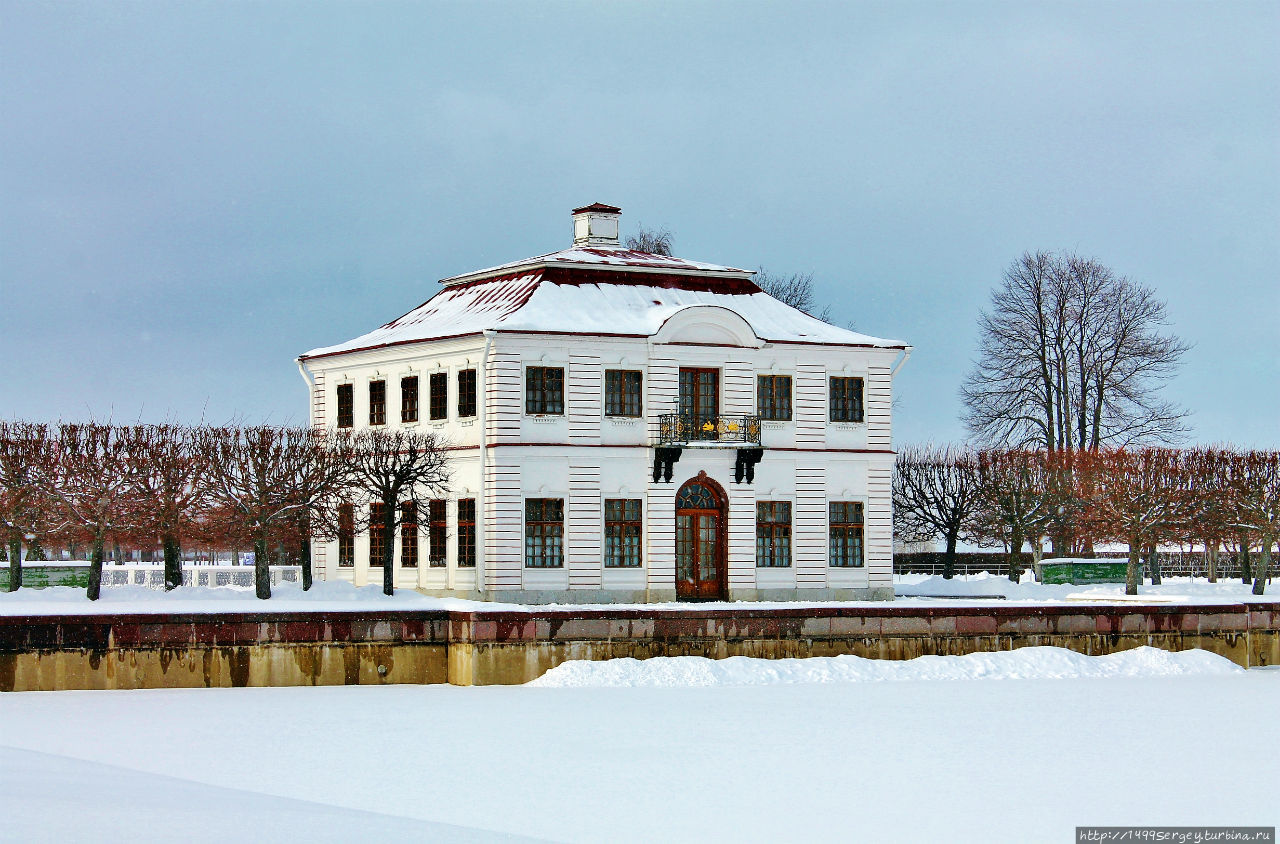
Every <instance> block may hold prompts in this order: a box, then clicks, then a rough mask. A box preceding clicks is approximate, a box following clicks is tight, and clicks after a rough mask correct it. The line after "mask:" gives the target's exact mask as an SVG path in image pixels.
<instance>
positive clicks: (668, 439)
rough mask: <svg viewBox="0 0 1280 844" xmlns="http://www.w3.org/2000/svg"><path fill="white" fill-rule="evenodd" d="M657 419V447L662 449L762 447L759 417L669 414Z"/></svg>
mask: <svg viewBox="0 0 1280 844" xmlns="http://www.w3.org/2000/svg"><path fill="white" fill-rule="evenodd" d="M658 419H659V428H658V444H659V445H662V446H676V447H689V448H699V447H708V448H715V447H718V446H723V447H726V448H742V447H743V446H759V445H760V417H759V416H747V415H743V414H717V415H715V416H695V415H692V414H680V413H669V414H666V415H665V416H660V417H659V418H658Z"/></svg>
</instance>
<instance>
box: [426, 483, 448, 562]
mask: <svg viewBox="0 0 1280 844" xmlns="http://www.w3.org/2000/svg"><path fill="white" fill-rule="evenodd" d="M427 510H428V512H427V543H428V545H429V549H428V551H427V562H428V564H429V565H431V566H435V567H437V568H439V567H440V566H443V565H444V554H445V550H444V536H445V524H444V499H443V498H433V499H431V503H429V504H428V505H427Z"/></svg>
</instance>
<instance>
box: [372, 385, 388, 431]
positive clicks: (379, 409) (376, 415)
mask: <svg viewBox="0 0 1280 844" xmlns="http://www.w3.org/2000/svg"><path fill="white" fill-rule="evenodd" d="M369 424H370V425H385V424H387V382H386V381H370V382H369Z"/></svg>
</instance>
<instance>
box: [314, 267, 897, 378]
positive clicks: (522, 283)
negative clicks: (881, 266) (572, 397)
mask: <svg viewBox="0 0 1280 844" xmlns="http://www.w3.org/2000/svg"><path fill="white" fill-rule="evenodd" d="M561 256H565V257H561ZM751 275H752V274H751V273H750V272H748V271H745V270H737V269H733V268H730V267H722V266H719V265H715V264H704V263H701V262H697V261H687V260H684V259H681V258H668V257H666V256H662V255H649V254H648V253H642V252H633V251H631V250H628V249H613V250H608V249H596V248H591V249H567V250H564V251H563V252H554V253H551V254H550V255H543V256H538V257H537V258H530V259H528V260H526V261H519V262H515V263H512V264H506V265H503V266H502V267H494V268H491V269H490V270H482V271H480V272H477V273H470V274H468V275H467V276H459V277H458V278H457V279H446V280H445V281H444V282H443V283H444V284H445V285H446V286H445V288H444V289H443V290H441V291H440V292H439V293H437V294H436V295H435V296H433V297H432V298H431V299H429V300H428V301H426V302H424V303H423V304H422V305H419V306H418V307H417V308H414V309H413V310H412V311H410V312H409V313H407V314H405V315H404V316H402V317H400V318H399V319H396V320H393V321H392V322H389V323H387V324H386V325H384V326H382V327H381V328H377V329H375V330H373V331H371V332H369V333H368V334H362V335H360V336H359V337H356V338H354V339H351V340H348V341H347V342H345V343H339V344H337V345H334V346H325V347H322V348H318V349H312V350H311V351H309V352H307V353H306V354H305V355H303V357H304V358H315V357H323V356H328V355H334V354H340V353H343V352H351V351H357V350H365V349H372V348H380V347H383V346H392V345H401V344H406V343H416V342H422V341H426V340H438V339H444V338H448V337H460V336H466V335H470V334H477V333H480V332H482V331H487V330H493V331H513V332H525V331H527V332H547V333H564V334H590V335H605V336H609V335H612V336H633V337H649V336H652V335H653V334H655V333H657V332H658V330H659V329H660V328H662V326H663V324H664V323H665V322H667V320H669V319H670V318H671V317H672V316H674V315H675V314H677V313H679V312H680V311H683V310H685V309H687V308H692V307H698V306H704V305H711V306H719V307H723V308H726V309H728V310H730V311H733V312H734V313H736V314H738V315H739V316H741V317H742V318H743V319H744V320H746V321H747V322H748V323H749V324H750V325H751V328H752V330H753V331H755V333H756V336H757V337H759V338H760V339H761V340H764V341H766V342H780V343H820V344H839V345H853V346H871V347H879V348H902V347H904V346H905V345H906V344H904V343H901V342H899V341H896V340H885V339H882V338H878V337H870V336H868V335H865V334H859V333H857V332H854V331H848V330H846V329H843V328H838V327H836V326H834V325H829V324H827V323H825V322H823V321H821V320H819V319H816V318H814V317H812V316H809V315H808V314H806V313H804V312H803V311H799V310H797V309H795V308H793V307H791V306H789V305H785V304H783V303H782V302H780V301H778V300H777V299H774V298H773V297H771V296H769V295H768V294H766V293H764V292H763V291H762V290H761V289H760V288H759V287H757V286H756V285H755V283H754V282H752V281H751V280H750V279H751ZM466 279H470V280H469V281H467V280H466Z"/></svg>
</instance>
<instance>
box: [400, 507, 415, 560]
mask: <svg viewBox="0 0 1280 844" xmlns="http://www.w3.org/2000/svg"><path fill="white" fill-rule="evenodd" d="M400 566H401V568H406V569H416V568H417V567H418V503H417V502H416V501H402V502H401V503H400Z"/></svg>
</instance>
